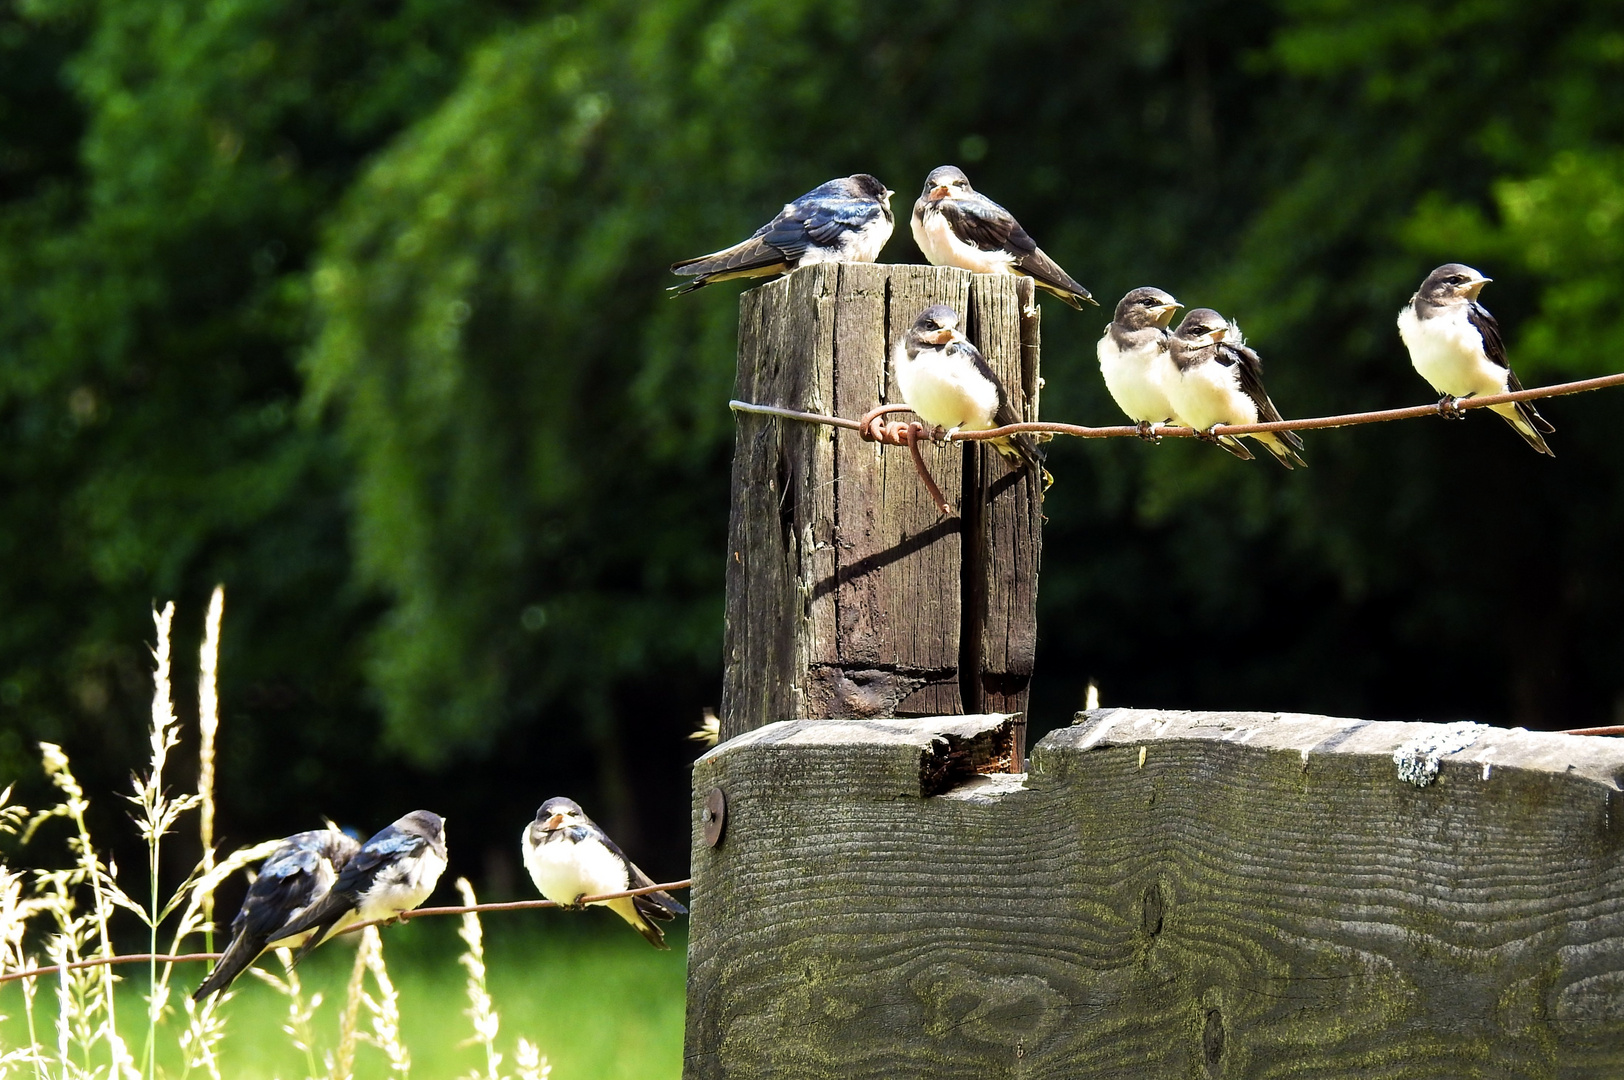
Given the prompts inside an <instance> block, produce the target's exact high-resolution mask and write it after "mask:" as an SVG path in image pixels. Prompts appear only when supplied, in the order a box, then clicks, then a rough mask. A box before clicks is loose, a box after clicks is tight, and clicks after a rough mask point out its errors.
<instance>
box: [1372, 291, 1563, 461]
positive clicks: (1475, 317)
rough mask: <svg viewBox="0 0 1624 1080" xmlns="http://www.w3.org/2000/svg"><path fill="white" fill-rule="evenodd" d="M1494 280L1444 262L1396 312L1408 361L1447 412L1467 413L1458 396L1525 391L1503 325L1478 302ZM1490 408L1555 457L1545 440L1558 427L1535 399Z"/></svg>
mask: <svg viewBox="0 0 1624 1080" xmlns="http://www.w3.org/2000/svg"><path fill="white" fill-rule="evenodd" d="M1492 280H1493V279H1492V278H1486V277H1484V276H1483V275H1482V274H1480V273H1478V272H1477V271H1476V270H1473V269H1472V268H1471V267H1470V266H1463V265H1462V264H1460V263H1445V264H1444V265H1443V266H1440V267H1438V269H1436V270H1434V271H1433V272H1432V273H1430V274H1428V275H1427V279H1426V280H1425V281H1423V282H1422V283H1421V288H1419V289H1417V290H1416V293H1415V295H1414V296H1412V297H1410V302H1409V303H1408V304H1406V305H1405V306H1404V307H1403V308H1402V309H1401V310H1400V311H1399V313H1398V335H1399V337H1401V338H1403V339H1404V347H1405V348H1407V349H1409V350H1410V363H1411V364H1413V365H1415V370H1416V371H1417V372H1419V373H1420V375H1421V377H1422V378H1423V379H1425V380H1427V382H1428V383H1430V384H1431V386H1432V388H1433V389H1434V390H1436V391H1438V392H1439V393H1440V394H1442V395H1443V398H1442V399H1441V400H1440V401H1439V402H1438V405H1439V407H1440V409H1441V410H1442V411H1443V413H1444V415H1445V416H1450V417H1455V418H1458V417H1461V416H1464V415H1465V414H1464V413H1463V412H1462V411H1461V410H1460V408H1459V407H1458V406H1456V404H1455V399H1457V398H1463V397H1473V396H1475V395H1477V394H1504V393H1507V392H1508V391H1515V390H1521V389H1522V383H1520V382H1518V381H1517V376H1516V373H1515V372H1513V371H1512V370H1511V365H1510V364H1509V363H1508V362H1507V361H1506V345H1505V342H1504V341H1503V340H1502V339H1501V337H1500V324H1499V323H1498V322H1496V321H1495V319H1494V316H1493V315H1490V314H1489V310H1488V309H1487V308H1485V307H1484V306H1483V305H1482V304H1480V303H1478V302H1477V295H1478V293H1479V292H1481V291H1482V290H1483V286H1485V285H1487V284H1488V283H1489V282H1490V281H1492ZM1489 408H1490V409H1492V410H1494V411H1495V412H1496V413H1499V414H1500V417H1501V419H1503V420H1505V422H1506V423H1508V424H1510V425H1511V426H1512V427H1513V428H1514V429H1515V430H1516V432H1517V434H1518V435H1521V436H1522V437H1523V440H1524V441H1525V442H1527V443H1528V445H1529V446H1532V447H1533V448H1534V449H1535V450H1538V451H1539V452H1540V453H1542V454H1546V455H1548V456H1550V457H1555V456H1556V455H1555V454H1554V453H1552V452H1551V448H1550V446H1548V445H1547V444H1546V442H1545V435H1547V434H1549V433H1551V432H1553V431H1555V430H1556V428H1554V427H1553V426H1551V423H1550V421H1548V420H1546V419H1545V418H1544V417H1543V416H1541V415H1540V414H1539V411H1538V410H1537V409H1535V408H1534V403H1533V402H1531V401H1512V402H1507V403H1506V404H1504V405H1490V406H1489Z"/></svg>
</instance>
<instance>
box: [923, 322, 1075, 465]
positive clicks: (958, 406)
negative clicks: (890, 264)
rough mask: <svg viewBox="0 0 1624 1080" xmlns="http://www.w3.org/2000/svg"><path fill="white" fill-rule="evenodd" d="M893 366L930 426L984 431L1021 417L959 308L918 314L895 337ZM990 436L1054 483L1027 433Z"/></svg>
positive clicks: (1002, 451) (1011, 458)
mask: <svg viewBox="0 0 1624 1080" xmlns="http://www.w3.org/2000/svg"><path fill="white" fill-rule="evenodd" d="M891 366H892V371H893V374H894V378H895V379H896V387H897V390H898V392H899V393H900V394H901V396H902V400H903V401H904V402H906V403H907V405H908V408H910V409H912V410H913V411H914V412H915V413H917V414H918V415H919V418H920V419H921V420H923V421H924V422H925V423H926V424H929V425H930V426H931V427H940V428H946V429H947V430H948V431H949V432H950V433H951V432H954V431H959V430H961V429H962V430H964V431H986V430H987V429H988V428H995V427H1003V426H1004V425H1005V424H1018V423H1020V421H1021V416H1020V414H1019V413H1017V412H1016V411H1015V407H1014V406H1013V405H1011V404H1010V401H1009V395H1008V394H1006V393H1005V392H1004V384H1003V383H1001V382H1000V381H999V380H998V375H997V374H996V373H995V372H994V371H993V370H992V368H991V367H989V366H988V365H987V360H986V358H985V357H983V356H982V355H981V350H980V349H978V348H976V347H975V346H974V345H973V344H971V343H970V339H969V338H967V337H965V336H964V334H963V333H962V332H961V331H960V330H959V313H958V312H956V311H954V310H953V309H952V308H950V307H948V306H947V305H946V304H932V305H931V306H930V307H928V308H926V309H925V310H924V311H922V312H920V313H919V317H918V318H917V319H915V320H914V324H913V326H911V327H910V328H909V329H908V332H907V333H906V334H904V335H903V336H902V337H901V338H900V339H898V341H897V344H896V348H895V349H894V350H893V352H892V357H891ZM988 441H989V442H990V443H992V447H993V449H994V450H997V451H998V453H999V454H1001V455H1002V456H1003V457H1004V458H1005V459H1006V460H1008V461H1009V462H1010V463H1011V464H1013V465H1014V466H1015V467H1016V468H1025V469H1031V470H1033V471H1034V472H1036V473H1037V474H1039V475H1040V476H1041V477H1042V478H1043V486H1044V487H1045V488H1047V487H1048V486H1049V485H1050V484H1051V483H1053V482H1054V477H1052V476H1050V475H1049V473H1048V471H1047V470H1046V469H1044V467H1043V457H1044V455H1043V451H1041V450H1040V449H1038V445H1037V442H1036V441H1035V440H1034V439H1033V438H1032V437H1031V436H1030V435H1011V436H1007V437H1005V438H1002V439H989V440H988Z"/></svg>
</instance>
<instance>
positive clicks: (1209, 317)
mask: <svg viewBox="0 0 1624 1080" xmlns="http://www.w3.org/2000/svg"><path fill="white" fill-rule="evenodd" d="M1228 333H1229V322H1228V321H1227V320H1226V319H1225V318H1224V317H1223V316H1222V315H1220V314H1218V313H1217V312H1216V311H1214V310H1212V308H1204V307H1202V308H1195V309H1194V310H1191V311H1187V312H1185V313H1184V320H1183V321H1182V322H1180V323H1179V328H1178V329H1177V330H1175V331H1173V336H1174V337H1176V338H1178V339H1179V340H1180V341H1182V342H1183V343H1184V344H1185V345H1187V346H1189V347H1190V348H1196V349H1199V348H1204V347H1205V346H1208V345H1216V344H1218V342H1220V341H1222V340H1224V337H1225V336H1226V335H1227V334H1228Z"/></svg>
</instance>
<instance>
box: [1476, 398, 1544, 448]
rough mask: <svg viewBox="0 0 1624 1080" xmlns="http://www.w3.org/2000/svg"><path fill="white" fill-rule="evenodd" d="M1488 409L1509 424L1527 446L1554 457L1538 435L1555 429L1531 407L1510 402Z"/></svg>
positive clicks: (1542, 438)
mask: <svg viewBox="0 0 1624 1080" xmlns="http://www.w3.org/2000/svg"><path fill="white" fill-rule="evenodd" d="M1489 408H1491V409H1493V410H1494V412H1495V413H1497V414H1498V415H1499V416H1500V417H1501V418H1502V419H1504V420H1505V422H1506V423H1508V424H1510V425H1511V426H1512V427H1513V428H1514V429H1515V430H1516V432H1517V434H1518V435H1521V436H1522V437H1523V441H1524V442H1526V443H1527V444H1528V445H1529V446H1532V447H1533V448H1534V449H1535V450H1538V451H1539V452H1540V453H1542V454H1544V455H1545V456H1547V457H1555V456H1556V454H1555V453H1554V452H1553V451H1552V450H1551V447H1550V445H1549V444H1548V443H1546V441H1545V436H1544V435H1542V434H1540V433H1541V432H1552V431H1555V430H1556V428H1555V427H1554V426H1553V425H1552V424H1551V422H1550V421H1549V420H1547V419H1545V418H1544V417H1543V416H1541V415H1540V414H1539V412H1538V411H1537V410H1536V409H1535V408H1534V406H1533V405H1531V404H1529V403H1528V402H1526V401H1512V402H1508V403H1506V404H1505V405H1491V406H1489Z"/></svg>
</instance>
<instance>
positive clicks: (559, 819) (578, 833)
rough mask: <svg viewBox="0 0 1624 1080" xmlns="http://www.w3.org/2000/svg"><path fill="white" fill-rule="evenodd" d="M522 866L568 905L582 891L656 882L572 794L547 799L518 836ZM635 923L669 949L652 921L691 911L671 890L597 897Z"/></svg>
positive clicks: (552, 897)
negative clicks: (599, 826)
mask: <svg viewBox="0 0 1624 1080" xmlns="http://www.w3.org/2000/svg"><path fill="white" fill-rule="evenodd" d="M519 842H520V844H521V845H523V847H524V868H525V869H526V870H528V871H530V880H531V881H534V882H535V883H536V888H537V889H538V890H540V892H541V895H543V896H545V897H546V898H547V899H549V900H551V901H553V902H554V903H556V904H562V905H563V906H565V907H579V906H580V904H581V900H582V898H583V897H587V896H602V895H603V894H604V893H616V892H625V891H626V890H627V889H642V888H647V887H648V886H650V885H653V884H654V882H653V881H651V880H649V876H648V875H647V874H645V873H643V871H641V870H639V869H638V868H637V866H636V865H635V864H634V863H633V862H632V861H631V860H630V859H628V858H626V855H625V853H624V852H622V851H621V850H620V848H619V847H617V846H615V842H614V841H613V840H611V839H609V837H608V835H607V834H606V833H604V831H603V830H602V829H600V828H598V826H597V824H596V823H594V822H593V820H592V819H591V818H589V817H587V816H586V814H585V813H584V812H582V810H581V808H580V806H579V805H577V804H576V803H575V802H574V801H572V800H570V799H562V798H560V799H548V800H547V801H546V802H544V803H542V804H541V809H540V810H537V811H536V820H535V821H532V822H531V823H530V824H529V825H527V826H525V830H524V832H523V833H521V834H520V836H519ZM592 903H593V904H594V905H601V906H602V907H606V908H608V909H609V910H610V911H612V912H614V913H615V914H616V915H619V916H620V917H621V918H622V919H625V920H626V921H627V922H628V923H630V924H631V926H632V929H634V930H636V931H637V932H638V933H639V934H642V935H643V937H644V938H645V939H647V941H648V943H649V944H650V945H653V946H654V947H655V948H656V949H669V948H670V946H669V945H667V944H666V943H665V934H663V933H662V932H661V931H660V928H659V927H658V926H655V925H654V923H652V922H650V921H649V920H650V919H657V920H659V921H661V922H664V921H667V920H670V919H674V918H676V917H677V916H678V915H686V914H688V909H687V908H685V907H683V906H682V905H681V904H679V903H677V901H676V900H675V899H673V898H672V896H671V895H670V894H669V893H665V892H654V893H644V894H643V895H642V896H622V897H620V898H618V899H615V900H594V901H593V902H592Z"/></svg>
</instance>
